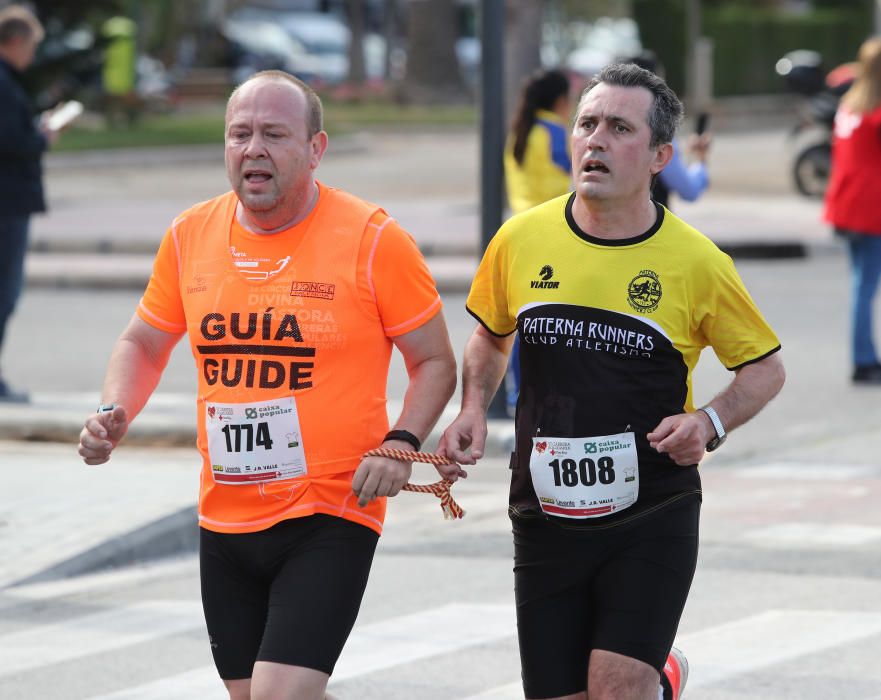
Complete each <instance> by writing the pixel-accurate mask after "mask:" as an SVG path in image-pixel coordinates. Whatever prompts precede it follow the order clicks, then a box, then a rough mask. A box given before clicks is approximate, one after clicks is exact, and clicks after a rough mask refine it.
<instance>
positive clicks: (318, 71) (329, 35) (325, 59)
mask: <svg viewBox="0 0 881 700" xmlns="http://www.w3.org/2000/svg"><path fill="white" fill-rule="evenodd" d="M230 20H231V21H232V22H233V23H238V24H239V26H246V25H248V24H249V23H250V25H251V27H254V26H255V23H260V26H265V25H266V24H272V25H273V26H275V27H277V28H281V29H282V30H284V31H285V32H286V33H287V35H288V36H289V37H290V38H291V39H292V40H294V41H296V42H298V43H299V44H300V45H301V46H302V47H303V48H304V49H305V51H306V53H307V54H308V55H309V56H310V58H311V59H313V60H312V61H311V63H310V71H311V72H312V73H313V77H314V79H317V80H320V81H322V82H325V83H329V84H336V83H340V82H342V81H343V80H345V79H346V76H347V75H348V73H349V41H350V40H351V35H350V32H349V28H348V27H347V26H346V25H345V24H343V23H342V22H341V21H340V20H339V19H338V18H337V17H336V16H334V15H329V14H324V13H321V12H289V11H284V10H275V9H269V8H264V7H243V8H241V9H240V10H238V11H236V12H234V13H233V14H232V15H231V17H230ZM261 35H262V31H261ZM312 69H314V70H312Z"/></svg>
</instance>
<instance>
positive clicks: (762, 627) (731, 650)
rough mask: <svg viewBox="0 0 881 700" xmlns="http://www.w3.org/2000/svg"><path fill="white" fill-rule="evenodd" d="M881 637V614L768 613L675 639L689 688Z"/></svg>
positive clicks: (836, 612) (811, 611) (791, 611)
mask: <svg viewBox="0 0 881 700" xmlns="http://www.w3.org/2000/svg"><path fill="white" fill-rule="evenodd" d="M879 633H881V614H879V613H869V612H840V611H833V610H829V611H824V610H768V611H766V612H763V613H760V614H758V615H754V616H752V617H747V618H744V619H742V620H736V621H734V622H730V623H727V624H724V625H719V626H718V627H712V628H710V629H707V630H703V631H701V632H694V633H691V634H686V635H682V636H681V637H678V638H677V640H676V646H678V647H680V648H681V649H682V650H683V652H685V655H686V656H687V657H688V666H689V669H690V670H689V676H688V688H695V687H700V686H702V685H710V684H712V683H715V682H718V681H721V680H724V679H726V678H731V677H733V676H738V675H742V674H745V673H749V672H751V671H755V670H758V669H761V668H767V667H769V666H773V665H774V664H778V663H782V662H784V661H788V660H790V659H794V658H796V657H799V656H803V655H805V654H813V653H817V652H819V651H823V650H825V649H831V648H833V647H837V646H841V645H843V644H849V643H852V642H855V641H857V640H860V639H864V638H866V637H871V636H874V635H876V634H879Z"/></svg>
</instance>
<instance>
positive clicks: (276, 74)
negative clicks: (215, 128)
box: [226, 70, 324, 139]
mask: <svg viewBox="0 0 881 700" xmlns="http://www.w3.org/2000/svg"><path fill="white" fill-rule="evenodd" d="M260 79H266V80H279V81H282V82H286V83H291V84H292V85H294V86H296V87H298V88H299V89H300V90H301V91H302V93H303V95H305V97H306V112H307V124H306V126H307V127H308V129H309V138H310V139H311V138H312V137H313V136H315V134H317V133H318V132H319V131H322V130H323V129H324V109H323V108H322V106H321V98H320V97H319V96H318V95H317V93H316V92H315V90H313V89H312V88H311V87H309V85H307V84H306V83H304V82H303V81H302V80H300V79H299V78H297V77H296V76H293V75H291V74H290V73H285V72H284V71H282V70H263V71H260V72H258V73H254V75H252V76H251V77H250V78H248V79H247V80H246V81H245V82H243V83H242V84H241V85H239V86H238V87H236V89H235V90H233V91H232V94H231V95H230V96H229V101H228V102H227V103H226V105H227V107H226V109H227V115H229V105H231V104H232V102H233V99H234V98H235V97H236V95H237V94H238V92H239V90H241V89H242V87H244V86H245V85H247V84H248V83H250V82H253V81H255V80H260Z"/></svg>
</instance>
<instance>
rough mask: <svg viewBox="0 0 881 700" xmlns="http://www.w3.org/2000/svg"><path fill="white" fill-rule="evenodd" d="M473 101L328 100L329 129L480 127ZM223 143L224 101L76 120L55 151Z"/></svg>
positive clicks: (339, 131) (331, 131)
mask: <svg viewBox="0 0 881 700" xmlns="http://www.w3.org/2000/svg"><path fill="white" fill-rule="evenodd" d="M477 119H478V113H477V109H476V108H475V107H474V106H473V105H441V106H424V105H408V106H402V105H398V104H394V103H390V102H379V101H370V102H362V103H349V102H336V101H333V100H325V126H326V128H327V131H328V133H330V134H331V135H334V134H343V133H350V132H352V131H358V130H360V129H364V128H389V129H391V128H394V129H401V128H406V129H420V128H438V127H440V128H444V127H460V126H474V125H476V124H477ZM222 142H223V106H222V105H217V106H215V107H214V108H212V109H210V110H208V111H203V112H199V113H187V112H180V113H171V114H161V115H144V116H143V117H141V119H140V120H138V121H137V122H136V123H135V124H134V125H132V126H119V127H116V128H109V127H106V126H104V125H103V120H102V119H95V120H93V123H92V124H91V125H90V126H86V125H74V126H72V127H71V128H70V129H68V130H67V131H65V132H64V134H62V138H61V139H60V140H59V142H58V144H57V146H56V147H55V148H54V149H53V150H54V151H67V152H70V151H85V150H92V149H103V148H150V147H155V146H182V145H198V144H212V143H213V144H220V143H222Z"/></svg>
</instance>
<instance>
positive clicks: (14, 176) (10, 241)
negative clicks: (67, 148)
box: [0, 5, 58, 403]
mask: <svg viewBox="0 0 881 700" xmlns="http://www.w3.org/2000/svg"><path fill="white" fill-rule="evenodd" d="M43 36H44V31H43V26H42V25H41V24H40V21H39V20H38V19H37V18H36V16H34V14H33V13H32V12H30V11H29V10H27V9H26V8H24V7H21V6H18V5H13V6H11V7H7V8H5V9H3V10H0V105H2V108H0V245H2V246H3V254H2V255H0V350H2V348H3V339H4V336H5V334H6V326H7V324H8V322H9V319H10V317H11V316H12V313H13V311H14V310H15V306H16V303H17V302H18V298H19V296H20V295H21V290H22V287H23V285H24V258H25V253H26V251H27V242H28V228H29V226H30V217H31V214H34V213H36V212H41V211H45V210H46V202H45V198H44V196H43V172H42V163H41V161H42V158H43V153H44V152H45V151H46V150H47V149H48V148H49V147H50V146H51V145H52V144H54V143H55V141H56V140H57V138H58V131H57V130H54V129H50V128H49V127H48V126H46V125H45V124H44V123H43V122H38V121H37V120H36V119H35V117H34V112H33V109H32V107H31V103H30V100H29V99H28V96H27V93H26V92H25V90H24V87H22V83H21V80H22V74H23V73H24V71H25V70H27V68H28V67H29V66H30V65H31V64H32V63H33V61H34V55H35V53H36V50H37V46H38V45H39V43H40V42H41V41H42V40H43ZM0 401H4V402H16V403H24V402H27V401H28V395H27V394H26V393H25V392H22V391H15V390H14V389H12V388H11V387H10V386H9V384H8V383H7V382H6V380H5V378H4V377H3V374H2V373H0Z"/></svg>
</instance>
